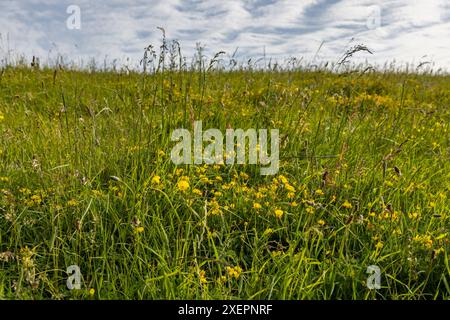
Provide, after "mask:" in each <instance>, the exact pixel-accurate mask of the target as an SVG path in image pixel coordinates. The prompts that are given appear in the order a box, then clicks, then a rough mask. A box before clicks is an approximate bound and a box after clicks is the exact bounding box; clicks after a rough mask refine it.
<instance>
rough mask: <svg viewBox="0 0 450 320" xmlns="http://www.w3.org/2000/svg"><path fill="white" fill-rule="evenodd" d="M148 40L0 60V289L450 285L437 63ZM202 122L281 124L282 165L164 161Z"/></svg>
mask: <svg viewBox="0 0 450 320" xmlns="http://www.w3.org/2000/svg"><path fill="white" fill-rule="evenodd" d="M146 53H147V54H146V57H145V59H144V60H143V64H144V65H145V66H146V70H144V71H145V72H133V71H129V70H114V71H113V70H109V71H101V70H90V71H89V70H84V71H82V70H73V69H71V68H66V67H64V66H59V67H54V68H49V67H41V68H39V67H36V66H32V67H30V66H23V65H22V66H21V65H16V66H5V67H3V68H2V69H1V70H0V74H1V75H0V137H1V138H0V298H1V299H72V298H76V299H79V298H81V299H117V298H120V299H439V298H441V299H442V298H445V299H448V298H450V267H449V258H450V245H449V239H450V233H449V225H450V212H449V201H448V196H449V192H450V185H449V180H450V162H449V123H450V108H449V103H450V77H449V76H448V75H439V74H430V73H407V72H387V71H385V72H383V71H373V70H370V69H366V70H353V71H343V72H331V71H329V70H325V69H323V70H322V69H317V70H314V69H309V70H301V69H284V70H281V69H276V68H271V69H270V70H268V69H266V70H253V69H251V68H235V69H233V70H224V69H220V68H215V67H214V65H215V63H216V62H217V61H218V59H220V55H217V56H216V57H215V58H214V59H212V60H211V62H210V63H202V62H201V59H200V62H199V63H198V65H197V64H194V65H193V66H192V67H189V68H188V67H186V65H184V66H183V62H182V61H181V60H180V61H177V60H174V59H170V57H168V56H167V57H164V56H163V57H162V58H161V57H158V58H157V57H156V55H155V54H154V52H152V48H150V47H149V48H148V50H147V51H146ZM158 59H159V60H158ZM149 61H152V63H153V64H149ZM151 66H153V67H151ZM196 120H201V121H203V127H204V129H207V128H217V129H220V130H221V131H223V132H224V131H225V130H226V128H230V127H231V128H242V129H248V128H255V129H259V128H267V129H271V128H276V129H279V130H280V169H279V172H278V173H277V174H276V175H273V176H262V175H261V174H260V168H259V167H258V166H257V165H233V166H230V165H217V164H216V165H179V166H175V165H174V164H173V163H172V162H171V159H170V151H171V148H172V147H173V145H174V143H173V142H171V141H170V135H171V132H172V131H173V130H175V129H177V128H187V129H189V130H192V125H193V123H194V121H196ZM74 264H76V265H78V266H79V267H80V269H81V273H82V288H81V290H68V289H67V287H66V280H67V276H68V275H67V274H66V268H67V267H68V266H70V265H74ZM370 265H376V266H378V267H379V268H380V269H381V289H378V290H371V289H369V288H367V286H366V279H367V277H368V274H367V273H366V270H367V268H368V266H370Z"/></svg>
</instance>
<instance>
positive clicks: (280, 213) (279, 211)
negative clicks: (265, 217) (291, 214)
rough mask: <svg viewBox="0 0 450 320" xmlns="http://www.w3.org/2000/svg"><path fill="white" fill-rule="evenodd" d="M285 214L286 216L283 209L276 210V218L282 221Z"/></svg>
mask: <svg viewBox="0 0 450 320" xmlns="http://www.w3.org/2000/svg"><path fill="white" fill-rule="evenodd" d="M283 214H284V212H283V210H281V209H276V210H275V217H277V218H278V219H281V218H282V217H283Z"/></svg>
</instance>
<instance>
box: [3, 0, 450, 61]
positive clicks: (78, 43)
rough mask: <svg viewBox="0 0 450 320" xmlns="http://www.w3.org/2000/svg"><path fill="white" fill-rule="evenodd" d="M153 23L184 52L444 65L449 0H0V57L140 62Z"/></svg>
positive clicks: (154, 33)
mask: <svg viewBox="0 0 450 320" xmlns="http://www.w3.org/2000/svg"><path fill="white" fill-rule="evenodd" d="M73 5H75V6H77V7H78V8H79V9H80V15H79V17H80V20H79V21H80V23H81V24H80V26H79V27H80V28H78V25H77V24H76V23H77V21H78V19H77V18H78V16H74V15H73V14H75V15H76V11H72V10H69V11H68V8H69V9H72V8H73ZM70 6H72V7H70ZM68 12H69V13H68ZM68 26H69V27H68ZM158 26H159V27H163V28H164V29H165V30H166V33H167V37H168V38H169V39H177V40H179V42H180V43H181V45H182V48H183V52H184V54H185V55H187V56H191V55H192V54H193V52H194V49H195V45H196V43H198V42H199V43H201V44H202V45H203V46H205V48H206V52H207V53H209V54H213V53H214V52H217V51H220V50H223V51H225V52H226V53H227V54H228V55H231V54H232V53H233V52H234V51H235V50H236V49H237V54H238V56H239V57H241V58H242V59H247V58H250V57H252V58H253V59H254V60H256V59H258V58H261V57H262V56H263V54H264V52H265V55H266V57H274V58H276V59H280V60H282V59H283V58H286V57H297V58H301V57H303V59H305V60H313V59H314V62H319V61H325V60H326V61H336V60H338V59H339V56H340V55H341V54H342V53H343V51H344V50H345V48H348V46H350V45H354V44H359V43H363V44H365V45H367V46H368V47H369V48H371V49H372V50H373V52H374V54H373V55H368V54H366V55H364V54H361V55H360V56H359V57H360V58H361V59H368V61H369V62H370V63H377V64H382V63H384V62H385V61H392V60H394V59H395V60H396V61H399V62H403V63H406V62H412V63H416V64H417V63H419V62H422V61H433V62H434V64H435V67H436V68H444V69H447V70H448V69H450V54H449V53H450V1H449V0H385V1H381V0H226V1H225V0H207V1H201V0H127V1H126V0H109V1H102V0H0V34H1V37H0V57H4V56H5V55H7V54H8V53H9V54H10V55H12V56H14V55H18V54H24V55H27V56H31V55H36V56H39V57H40V58H41V60H46V59H47V58H49V57H50V58H52V57H55V56H56V55H57V54H62V55H64V56H65V57H66V58H67V59H70V60H74V61H81V59H82V60H83V61H86V60H88V59H89V58H92V57H95V58H96V59H97V60H98V61H104V59H105V57H106V59H107V60H108V61H112V60H113V59H118V61H122V62H124V61H126V59H127V58H129V59H130V60H129V61H132V63H136V64H137V63H138V62H139V60H140V58H141V57H142V54H143V48H144V47H145V46H146V45H148V44H154V45H155V46H158V45H159V44H160V37H161V32H160V31H159V30H158V29H157V27H158ZM319 47H320V50H319V51H318V49H319Z"/></svg>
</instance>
